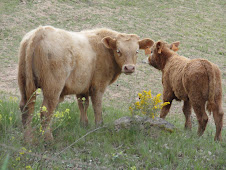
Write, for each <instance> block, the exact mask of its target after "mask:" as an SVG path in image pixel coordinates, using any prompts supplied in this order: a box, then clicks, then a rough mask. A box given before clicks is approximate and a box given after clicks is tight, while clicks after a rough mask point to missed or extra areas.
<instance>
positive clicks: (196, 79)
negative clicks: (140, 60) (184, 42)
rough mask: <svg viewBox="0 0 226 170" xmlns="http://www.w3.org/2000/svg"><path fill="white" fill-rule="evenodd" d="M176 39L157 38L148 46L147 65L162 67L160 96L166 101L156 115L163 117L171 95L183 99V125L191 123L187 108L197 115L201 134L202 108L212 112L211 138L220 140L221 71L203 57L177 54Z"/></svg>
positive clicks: (204, 122)
mask: <svg viewBox="0 0 226 170" xmlns="http://www.w3.org/2000/svg"><path fill="white" fill-rule="evenodd" d="M178 46H179V42H175V43H172V44H171V45H168V44H167V43H165V42H163V41H158V42H157V43H155V45H154V46H153V47H152V49H151V51H152V54H151V55H150V56H149V63H150V65H151V66H153V67H155V68H156V69H158V70H161V71H162V84H163V100H164V102H170V104H169V105H166V106H165V107H163V109H162V110H161V114H160V117H161V118H165V117H166V115H167V114H168V112H169V110H170V106H171V103H172V101H173V99H176V100H183V101H184V106H183V112H184V115H185V118H186V122H185V128H190V129H191V127H192V124H191V117H190V116H191V108H192V107H193V109H194V111H195V114H196V116H197V119H198V123H199V128H198V134H199V135H200V136H201V135H202V134H203V133H204V131H205V128H206V124H207V122H208V116H207V114H206V111H205V104H206V102H208V103H207V110H208V111H209V112H210V113H211V112H213V117H214V121H215V125H216V135H215V138H214V139H215V140H222V138H221V129H222V126H223V115H224V112H223V109H222V87H221V73H220V70H219V68H218V67H217V65H215V64H213V63H211V62H209V61H207V60H205V59H193V60H190V59H188V58H185V57H183V56H179V55H178V54H177V53H176V52H175V51H177V50H178Z"/></svg>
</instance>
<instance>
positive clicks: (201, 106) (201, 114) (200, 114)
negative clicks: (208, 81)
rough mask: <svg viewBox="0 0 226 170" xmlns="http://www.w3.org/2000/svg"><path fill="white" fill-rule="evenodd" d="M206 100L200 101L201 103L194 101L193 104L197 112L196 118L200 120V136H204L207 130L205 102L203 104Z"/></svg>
mask: <svg viewBox="0 0 226 170" xmlns="http://www.w3.org/2000/svg"><path fill="white" fill-rule="evenodd" d="M201 101H204V100H199V101H193V102H192V107H193V109H194V111H195V114H196V117H197V119H198V123H199V127H198V135H199V136H202V135H203V133H204V131H205V129H206V125H207V122H208V116H207V114H206V111H205V102H201Z"/></svg>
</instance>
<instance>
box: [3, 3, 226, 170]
mask: <svg viewBox="0 0 226 170" xmlns="http://www.w3.org/2000/svg"><path fill="white" fill-rule="evenodd" d="M225 5H226V3H225V0H215V1H211V0H199V1H196V0H190V1H181V0H174V1H168V0H165V1H163V0H159V1H151V0H144V1H142V2H141V1H138V0H131V1H126V0H113V1H112V0H102V1H99V0H94V1H91V0H58V1H53V0H52V1H46V0H40V1H38V0H34V1H33V0H23V2H21V1H20V0H10V1H8V0H1V1H0V23H1V24H0V82H1V84H0V100H1V103H0V114H1V115H4V118H3V119H2V120H1V121H0V144H5V145H4V147H3V146H2V145H1V146H0V167H1V168H3V169H4V168H5V167H6V166H8V167H7V168H8V169H25V168H26V166H31V167H32V168H33V169H49V168H52V169H66V168H70V167H74V168H75V169H76V168H84V169H86V168H87V169H104V168H105V169H131V168H132V167H136V168H137V169H151V168H159V169H225V168H226V167H225V159H226V155H225V152H224V151H225V147H226V144H225V141H226V134H225V127H224V128H223V142H222V143H216V142H214V141H213V138H214V134H215V127H214V125H213V124H214V123H213V122H212V121H210V122H209V123H208V127H207V130H206V132H205V133H204V136H203V137H201V138H198V137H197V136H196V131H197V122H196V118H194V122H193V130H192V132H187V131H184V130H183V126H184V117H183V114H182V111H181V108H182V107H181V104H180V103H179V102H175V101H174V102H173V104H172V109H171V111H170V114H169V115H168V116H167V120H168V121H169V122H171V123H173V124H175V126H176V127H177V128H178V131H177V132H175V133H172V134H168V133H166V134H165V133H161V134H160V135H157V136H158V137H156V138H155V137H153V136H156V135H146V133H143V132H140V131H138V130H137V129H136V128H135V129H131V130H123V131H121V132H119V133H116V132H115V131H114V128H113V121H114V120H116V119H117V118H119V117H122V116H125V115H129V111H128V107H129V105H130V104H131V102H133V101H134V100H136V99H137V93H138V92H141V91H143V90H146V91H148V90H150V89H151V90H152V93H153V95H156V94H158V93H161V92H162V86H161V73H160V72H159V71H157V70H156V69H154V68H152V67H150V66H148V65H146V64H143V63H142V60H144V59H145V58H146V56H144V53H143V52H142V51H140V53H139V57H138V61H137V70H136V73H134V74H133V75H131V76H126V75H121V76H120V78H119V79H118V80H117V81H116V82H115V83H114V84H112V85H111V86H109V88H108V89H107V91H106V92H105V95H104V99H103V106H104V107H103V118H104V122H105V125H106V127H105V128H102V129H99V130H97V131H95V132H93V133H91V134H89V135H87V136H86V137H85V138H82V139H81V140H79V141H78V142H76V143H75V144H74V145H72V146H71V147H69V148H68V149H67V150H65V151H64V152H62V153H61V154H60V155H58V156H56V154H57V153H59V152H60V151H62V150H63V149H65V148H66V147H67V146H69V145H71V144H73V142H75V141H76V140H78V139H80V138H81V137H83V136H84V135H85V134H87V133H88V132H89V131H91V130H93V129H95V125H94V117H93V110H92V109H91V107H90V108H89V112H88V117H89V126H88V127H87V128H82V127H80V126H79V112H78V108H77V103H76V102H73V101H74V98H73V97H69V98H67V100H66V102H65V103H62V104H61V105H60V106H59V108H58V111H61V112H64V111H65V110H66V109H67V108H69V109H70V117H71V118H70V119H69V117H67V118H65V120H63V121H62V122H59V120H58V122H57V121H55V122H54V123H53V129H54V131H53V135H54V137H55V143H54V145H51V146H45V143H44V142H43V140H42V135H41V134H40V130H39V127H40V121H39V119H38V117H37V115H36V116H35V118H34V124H33V127H34V128H35V127H36V128H37V131H36V145H35V146H29V145H27V144H25V143H24V142H23V129H22V123H21V113H20V111H19V109H18V103H19V101H13V100H14V99H13V98H11V100H10V99H9V97H10V96H15V97H19V90H18V87H17V78H16V76H17V62H18V57H17V55H18V48H19V43H20V41H21V39H22V37H23V36H24V35H25V34H26V33H27V32H28V31H30V30H31V29H34V28H36V27H38V26H39V25H53V26H55V27H59V28H62V29H66V30H71V31H81V30H83V29H92V28H97V27H109V28H111V29H114V30H117V31H120V32H125V33H135V34H138V35H139V36H140V37H141V38H146V37H149V38H151V39H153V40H155V41H157V40H159V39H162V40H166V41H168V42H173V41H180V42H181V44H180V50H179V51H178V53H179V54H180V55H183V56H186V57H189V58H206V59H208V60H210V61H211V62H213V63H215V64H217V65H218V66H219V68H220V69H221V72H222V87H223V109H224V112H226V106H225V103H226V95H225V94H226V69H225V68H226V59H225V54H226V48H225V45H226V29H225V28H226V22H225V17H226V14H225ZM40 103H41V99H39V100H38V103H37V105H36V113H38V112H39V111H38V110H39V107H40ZM210 117H212V116H210ZM10 119H11V120H10ZM224 122H226V119H225V118H224ZM152 133H157V132H152ZM22 147H25V148H26V149H27V151H29V150H31V153H29V152H28V153H25V154H22V155H21V154H20V153H19V152H20V151H19V150H20V149H21V148H22ZM43 155H44V157H45V158H42V156H43ZM18 157H20V160H16V159H19V158H18ZM47 158H49V159H47ZM7 168H5V169H7ZM27 168H28V169H29V167H27Z"/></svg>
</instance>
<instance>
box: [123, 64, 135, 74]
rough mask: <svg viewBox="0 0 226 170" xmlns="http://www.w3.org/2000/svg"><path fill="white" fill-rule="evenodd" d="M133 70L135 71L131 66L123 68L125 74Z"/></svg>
mask: <svg viewBox="0 0 226 170" xmlns="http://www.w3.org/2000/svg"><path fill="white" fill-rule="evenodd" d="M134 70H135V66H133V65H126V66H124V71H125V72H134Z"/></svg>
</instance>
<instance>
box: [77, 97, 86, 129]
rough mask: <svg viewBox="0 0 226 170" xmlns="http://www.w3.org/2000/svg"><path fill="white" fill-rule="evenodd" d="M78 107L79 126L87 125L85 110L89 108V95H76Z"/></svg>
mask: <svg viewBox="0 0 226 170" xmlns="http://www.w3.org/2000/svg"><path fill="white" fill-rule="evenodd" d="M77 100H78V106H79V110H80V124H81V125H82V126H87V125H88V117H87V109H88V107H89V94H88V93H87V94H84V95H77Z"/></svg>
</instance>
